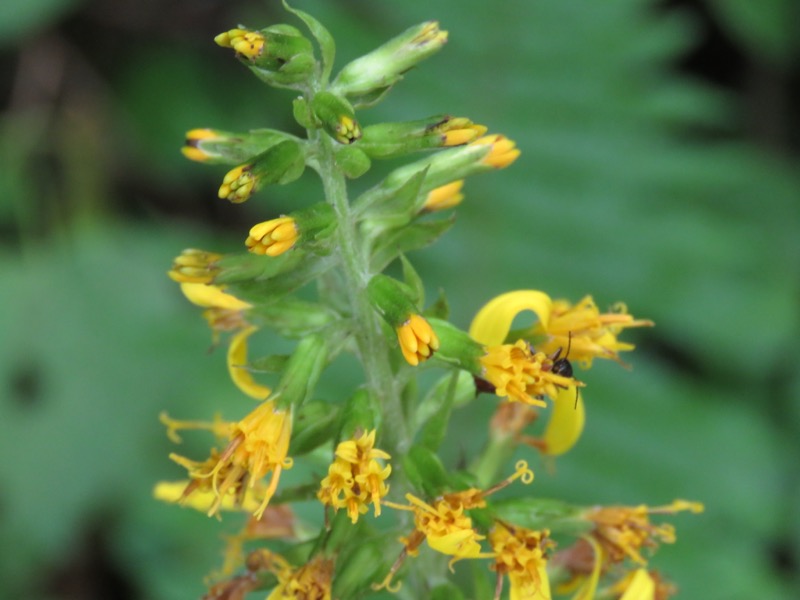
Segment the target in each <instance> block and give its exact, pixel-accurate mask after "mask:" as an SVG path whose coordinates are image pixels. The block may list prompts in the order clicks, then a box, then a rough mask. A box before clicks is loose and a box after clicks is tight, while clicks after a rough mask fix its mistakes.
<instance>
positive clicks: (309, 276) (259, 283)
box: [215, 248, 336, 305]
mask: <svg viewBox="0 0 800 600" xmlns="http://www.w3.org/2000/svg"><path fill="white" fill-rule="evenodd" d="M293 250H294V251H293V252H286V253H284V254H281V255H280V256H275V257H272V256H257V258H259V259H261V260H262V262H263V263H265V264H263V265H261V268H260V269H259V273H258V274H257V275H256V276H254V277H253V276H250V277H247V278H242V277H240V275H241V273H238V274H234V273H226V274H225V275H227V277H224V278H220V283H228V285H229V286H230V291H231V292H232V293H233V295H234V296H236V297H237V298H241V299H242V300H246V301H248V302H252V303H253V304H254V305H258V304H269V303H270V302H274V301H275V300H277V299H279V298H281V297H283V296H285V295H286V294H288V293H289V292H293V291H294V290H296V289H299V288H301V287H303V286H304V285H305V284H307V283H308V282H310V281H313V280H315V279H318V278H319V277H320V276H322V275H323V274H324V273H326V272H327V271H329V270H330V269H331V268H333V267H334V266H335V265H336V262H335V260H334V259H333V258H332V257H329V256H315V255H314V254H312V253H309V252H304V251H303V250H304V249H303V248H295V249H293ZM251 273H252V272H250V273H248V275H250V274H251ZM215 281H216V280H215Z"/></svg>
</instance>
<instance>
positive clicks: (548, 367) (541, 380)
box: [480, 340, 582, 407]
mask: <svg viewBox="0 0 800 600" xmlns="http://www.w3.org/2000/svg"><path fill="white" fill-rule="evenodd" d="M480 362H481V365H482V366H483V378H484V379H485V380H486V381H488V382H489V383H490V384H492V386H494V388H495V393H496V394H497V395H498V396H500V397H501V398H507V399H508V400H509V401H511V402H523V403H525V404H528V405H531V406H542V407H544V406H547V404H546V403H545V402H544V401H543V400H541V399H540V397H541V396H549V397H550V398H552V399H553V400H555V399H556V398H557V396H558V388H571V387H575V386H576V385H582V384H580V383H579V382H577V381H575V380H574V379H573V378H572V377H565V376H563V375H559V374H558V373H556V372H554V370H553V359H552V358H550V357H548V356H546V355H545V354H544V352H532V351H531V347H530V345H529V344H528V343H527V342H526V341H525V340H518V341H517V343H516V344H513V345H512V344H500V345H497V346H488V347H487V348H486V354H485V355H484V356H482V357H481V359H480Z"/></svg>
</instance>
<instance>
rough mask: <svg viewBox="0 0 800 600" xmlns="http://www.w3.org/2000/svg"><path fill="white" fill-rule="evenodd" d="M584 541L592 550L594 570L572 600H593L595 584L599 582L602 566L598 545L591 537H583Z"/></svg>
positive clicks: (600, 551)
mask: <svg viewBox="0 0 800 600" xmlns="http://www.w3.org/2000/svg"><path fill="white" fill-rule="evenodd" d="M583 539H584V540H586V541H587V542H589V544H590V545H591V547H592V550H594V568H593V569H592V573H591V575H589V577H587V578H586V580H585V581H584V582H583V585H581V587H580V588H579V589H578V591H577V592H576V594H575V595H574V596H573V597H572V600H594V595H595V592H596V591H597V582H598V581H599V580H600V566H601V565H602V564H603V555H602V550H601V549H600V545H599V544H598V543H597V542H596V541H595V540H594V538H593V537H590V536H589V537H584V538H583Z"/></svg>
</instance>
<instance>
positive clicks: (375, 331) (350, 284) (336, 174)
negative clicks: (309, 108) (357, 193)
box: [316, 132, 410, 456]
mask: <svg viewBox="0 0 800 600" xmlns="http://www.w3.org/2000/svg"><path fill="white" fill-rule="evenodd" d="M316 133H317V135H316V141H317V148H318V160H319V174H320V177H321V178H322V185H323V187H324V189H325V196H326V198H327V200H328V202H329V203H330V204H331V205H332V206H333V208H334V212H335V213H336V219H337V222H338V225H337V240H336V241H337V253H338V255H339V260H340V262H341V266H342V275H343V279H344V284H345V288H346V292H347V295H348V302H349V304H350V310H351V314H352V320H353V324H354V326H355V328H356V329H355V332H354V333H355V338H356V343H357V345H358V352H359V355H360V358H361V362H362V364H363V366H364V371H365V375H366V380H367V386H368V388H369V390H370V392H371V393H372V394H373V396H374V397H375V398H377V399H378V401H379V402H380V405H381V407H382V411H383V422H384V428H383V445H384V447H385V448H386V450H387V451H388V452H389V453H390V454H393V455H394V454H397V455H398V456H402V455H404V454H405V453H406V451H407V450H408V446H409V443H410V440H409V433H408V424H407V423H406V420H405V417H404V415H403V410H402V403H401V398H400V390H399V386H398V382H397V380H396V379H395V377H394V373H393V372H392V368H391V365H390V363H389V352H388V345H387V343H386V337H385V336H384V334H383V331H382V329H381V323H380V320H379V317H378V315H377V313H376V312H375V310H374V309H373V308H372V305H371V304H370V302H369V299H368V297H367V291H366V288H367V283H369V280H370V277H371V275H372V273H371V272H370V268H369V257H368V256H365V255H364V253H363V252H361V251H360V249H359V248H360V244H359V242H358V238H357V231H356V227H355V223H354V218H353V215H352V212H351V210H350V203H349V201H348V199H347V186H346V183H345V178H344V174H343V173H342V172H341V171H340V170H339V168H338V167H337V165H336V159H335V155H334V149H333V141H332V140H331V139H330V138H329V137H328V136H327V135H325V134H323V133H321V132H316Z"/></svg>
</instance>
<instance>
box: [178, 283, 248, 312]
mask: <svg viewBox="0 0 800 600" xmlns="http://www.w3.org/2000/svg"><path fill="white" fill-rule="evenodd" d="M181 291H182V292H183V295H184V296H186V298H187V299H188V300H189V302H191V303H192V304H196V305H197V306H202V307H204V308H227V309H230V310H244V309H246V308H250V307H252V306H253V305H252V304H250V303H249V302H244V301H243V300H239V299H238V298H237V297H236V296H233V295H232V294H228V293H226V292H223V291H222V288H220V287H218V286H216V285H207V284H205V283H182V284H181Z"/></svg>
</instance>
